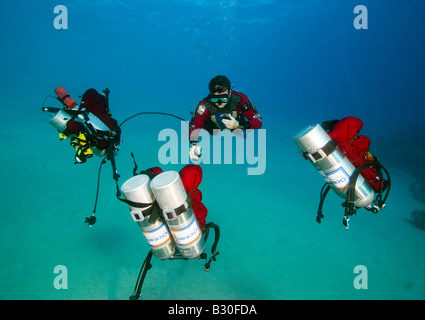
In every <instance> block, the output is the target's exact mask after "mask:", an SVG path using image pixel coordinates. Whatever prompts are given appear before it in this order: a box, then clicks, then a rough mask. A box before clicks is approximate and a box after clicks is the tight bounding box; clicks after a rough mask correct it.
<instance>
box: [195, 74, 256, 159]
mask: <svg viewBox="0 0 425 320" xmlns="http://www.w3.org/2000/svg"><path fill="white" fill-rule="evenodd" d="M208 88H209V91H210V94H209V95H208V96H207V97H206V98H204V99H202V101H201V102H199V103H198V105H197V106H196V109H195V112H194V113H193V116H192V119H191V120H190V123H189V139H190V143H191V146H190V150H189V154H190V158H191V159H192V160H193V161H196V160H199V158H200V156H201V147H200V146H199V145H198V135H199V130H200V129H205V130H207V131H208V133H209V134H211V135H213V134H214V130H224V129H230V130H235V129H242V130H246V129H260V128H261V126H262V119H261V116H260V115H259V113H258V111H257V110H256V109H255V108H254V106H253V105H252V103H251V101H250V100H249V98H248V97H247V96H246V95H245V94H243V93H241V92H238V91H236V90H234V89H233V90H232V86H231V83H230V80H229V79H228V78H227V77H226V76H222V75H218V76H215V77H214V78H212V79H211V80H210V82H209V85H208Z"/></svg>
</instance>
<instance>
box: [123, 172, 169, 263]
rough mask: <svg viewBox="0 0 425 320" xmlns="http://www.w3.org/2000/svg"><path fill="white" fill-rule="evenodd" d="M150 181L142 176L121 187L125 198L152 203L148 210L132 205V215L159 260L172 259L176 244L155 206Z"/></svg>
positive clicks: (133, 178) (129, 180)
mask: <svg viewBox="0 0 425 320" xmlns="http://www.w3.org/2000/svg"><path fill="white" fill-rule="evenodd" d="M149 182H150V179H149V177H148V176H147V175H145V174H140V175H137V176H134V177H132V178H130V179H128V180H127V181H126V182H124V183H123V185H122V186H121V191H122V193H123V194H124V198H125V199H127V200H130V201H132V202H137V203H151V205H150V206H148V207H146V208H136V207H133V206H131V205H129V207H130V210H131V211H130V214H131V217H132V218H133V220H134V221H135V222H136V223H137V224H138V225H139V227H140V229H141V230H142V232H143V235H144V236H145V239H146V241H147V243H148V245H149V247H150V249H151V251H152V253H153V254H154V255H155V256H156V257H157V258H159V259H168V258H171V257H172V256H173V255H174V253H175V244H174V242H173V240H172V238H171V234H170V231H169V230H168V227H167V225H166V223H165V222H164V218H163V216H162V214H161V212H160V211H159V208H158V207H157V206H156V205H155V197H154V195H153V194H152V191H151V189H150V187H149Z"/></svg>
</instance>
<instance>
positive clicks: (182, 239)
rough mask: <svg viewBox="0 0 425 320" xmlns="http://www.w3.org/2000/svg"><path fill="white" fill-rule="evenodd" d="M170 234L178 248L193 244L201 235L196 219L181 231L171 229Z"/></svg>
mask: <svg viewBox="0 0 425 320" xmlns="http://www.w3.org/2000/svg"><path fill="white" fill-rule="evenodd" d="M171 233H172V234H173V236H174V240H175V241H176V243H177V245H179V246H188V245H190V244H192V243H194V242H195V241H196V240H197V239H198V238H199V236H200V235H201V230H200V229H199V226H198V222H197V221H196V219H193V221H192V222H191V223H190V224H189V225H188V226H187V227H185V228H183V229H171Z"/></svg>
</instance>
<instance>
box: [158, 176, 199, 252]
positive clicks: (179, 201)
mask: <svg viewBox="0 0 425 320" xmlns="http://www.w3.org/2000/svg"><path fill="white" fill-rule="evenodd" d="M150 187H151V189H152V192H153V194H154V195H155V198H156V201H157V203H158V205H159V207H160V208H161V209H162V213H163V215H164V218H165V221H166V223H167V225H168V227H169V229H170V231H171V233H172V235H173V238H174V241H175V243H176V245H177V249H178V251H179V252H180V254H181V255H182V256H183V257H185V258H197V257H198V256H199V255H200V254H201V253H202V252H203V250H204V247H205V241H204V237H203V235H202V232H201V229H200V228H199V225H198V221H197V220H196V217H195V214H194V212H193V209H192V205H191V199H190V196H189V195H188V194H187V193H186V190H185V189H184V186H183V182H182V180H181V179H180V175H179V173H178V172H177V171H166V172H162V173H160V174H159V175H157V176H156V177H155V178H153V179H152V181H151V183H150Z"/></svg>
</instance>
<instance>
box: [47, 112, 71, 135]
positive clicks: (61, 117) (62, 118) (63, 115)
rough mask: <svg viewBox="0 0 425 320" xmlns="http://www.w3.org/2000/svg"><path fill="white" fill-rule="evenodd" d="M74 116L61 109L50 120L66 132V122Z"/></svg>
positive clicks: (54, 125) (53, 124) (61, 130)
mask: <svg viewBox="0 0 425 320" xmlns="http://www.w3.org/2000/svg"><path fill="white" fill-rule="evenodd" d="M71 118H72V116H71V115H70V114H69V113H68V112H66V111H65V110H63V109H61V110H59V111H58V112H57V113H56V114H55V115H54V116H53V117H52V118H51V119H50V120H49V124H50V125H52V126H53V127H55V128H56V130H58V131H59V132H64V131H65V129H66V123H67V122H68V121H69V120H70V119H71Z"/></svg>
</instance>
